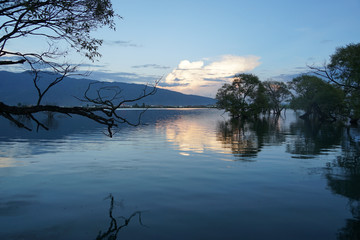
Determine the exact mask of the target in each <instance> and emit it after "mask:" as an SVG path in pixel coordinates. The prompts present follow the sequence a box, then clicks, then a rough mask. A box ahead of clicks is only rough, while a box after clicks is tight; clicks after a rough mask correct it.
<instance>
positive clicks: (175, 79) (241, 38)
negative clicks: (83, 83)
mask: <svg viewBox="0 0 360 240" xmlns="http://www.w3.org/2000/svg"><path fill="white" fill-rule="evenodd" d="M113 6H114V9H115V11H116V13H118V14H119V15H121V16H122V17H123V19H119V20H117V21H116V23H117V30H116V31H115V32H114V31H111V30H107V29H102V30H100V31H98V32H96V33H95V34H94V35H95V36H97V37H99V38H102V39H104V44H103V46H102V47H101V49H100V52H101V53H102V55H103V56H102V58H100V59H98V61H97V62H95V63H90V62H86V60H85V59H83V58H80V57H78V56H75V55H74V56H71V57H72V61H74V62H81V63H84V64H92V66H87V67H86V68H83V69H85V70H91V71H92V72H93V74H92V75H91V78H96V79H101V80H107V81H126V82H135V83H142V82H151V81H154V79H157V78H161V77H162V81H161V84H160V86H162V87H166V88H168V89H171V90H176V91H181V92H184V93H189V94H197V95H203V96H210V97H215V94H216V90H217V89H218V88H219V87H220V86H221V85H222V84H223V83H225V82H230V81H231V78H232V76H233V75H234V74H236V73H241V72H248V73H254V74H256V75H257V76H259V78H260V80H268V79H281V78H283V77H284V76H287V75H292V74H297V73H303V72H306V71H307V68H306V65H307V64H308V65H311V64H317V65H321V64H323V63H324V62H325V61H326V60H328V59H329V55H331V54H332V53H334V51H335V49H336V47H340V46H345V45H347V44H349V43H358V42H360V27H359V26H360V14H359V12H360V1H359V0H342V1H338V0H337V1H335V0H328V1H325V0H311V1H310V0H303V1H290V0H288V1H285V0H277V1H274V0H252V1H242V0H207V1H205V0H204V1H202V0H201V1H200V0H191V1H190V0H182V1H178V0H172V1H169V0H166V1H165V0H153V1H148V0H117V1H113ZM34 46H36V43H34ZM10 47H11V46H10Z"/></svg>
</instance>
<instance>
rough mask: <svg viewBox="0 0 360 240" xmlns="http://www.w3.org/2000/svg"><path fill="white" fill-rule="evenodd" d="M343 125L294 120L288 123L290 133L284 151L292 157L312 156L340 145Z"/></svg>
mask: <svg viewBox="0 0 360 240" xmlns="http://www.w3.org/2000/svg"><path fill="white" fill-rule="evenodd" d="M342 129H343V126H342V125H340V124H321V123H317V122H311V121H302V120H299V121H296V122H293V123H291V124H290V134H291V136H292V137H291V138H290V139H289V141H288V143H287V145H286V151H287V152H289V153H291V154H293V156H292V157H293V158H302V159H304V158H314V157H315V156H316V155H319V154H322V153H326V152H327V151H329V150H332V149H335V148H337V147H338V146H339V145H340V141H341V136H342Z"/></svg>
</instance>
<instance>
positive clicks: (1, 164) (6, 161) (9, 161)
mask: <svg viewBox="0 0 360 240" xmlns="http://www.w3.org/2000/svg"><path fill="white" fill-rule="evenodd" d="M14 166H15V159H13V158H10V157H0V168H6V167H14Z"/></svg>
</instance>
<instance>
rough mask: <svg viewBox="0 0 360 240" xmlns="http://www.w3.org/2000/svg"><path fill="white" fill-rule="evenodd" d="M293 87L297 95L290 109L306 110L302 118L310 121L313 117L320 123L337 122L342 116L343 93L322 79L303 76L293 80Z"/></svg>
mask: <svg viewBox="0 0 360 240" xmlns="http://www.w3.org/2000/svg"><path fill="white" fill-rule="evenodd" d="M291 87H292V89H294V90H295V92H296V94H295V96H294V97H293V99H292V100H291V103H290V107H291V108H293V109H301V110H304V111H305V114H304V115H302V116H301V118H304V119H308V118H309V117H310V116H313V118H316V119H319V120H320V121H326V120H331V121H335V120H336V118H337V117H338V116H339V115H342V113H343V106H344V105H343V101H344V94H343V92H342V91H341V89H339V88H337V87H335V86H333V85H331V84H329V83H327V82H325V81H324V80H322V79H321V78H319V77H316V76H311V75H302V76H299V77H296V78H294V79H293V80H292V82H291Z"/></svg>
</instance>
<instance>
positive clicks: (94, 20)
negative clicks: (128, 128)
mask: <svg viewBox="0 0 360 240" xmlns="http://www.w3.org/2000/svg"><path fill="white" fill-rule="evenodd" d="M115 17H118V15H116V14H115V13H114V10H113V8H112V4H111V1H110V0H6V1H3V0H0V34H1V35H0V65H10V64H23V63H27V64H28V66H29V67H30V70H31V72H32V74H33V84H34V87H35V88H36V91H37V95H38V100H37V102H36V105H34V106H8V105H6V104H5V103H3V102H1V101H0V116H3V117H5V118H7V119H8V120H10V121H11V122H13V123H15V124H16V125H17V126H19V127H22V128H25V129H28V130H31V127H30V126H27V125H26V124H24V123H23V122H21V121H19V120H18V119H19V118H21V117H25V118H27V119H31V120H32V121H33V122H35V123H36V125H37V128H39V127H41V128H43V129H48V127H47V126H46V125H45V124H44V123H43V122H41V121H39V120H38V118H37V116H36V114H38V113H40V112H53V113H56V112H57V113H62V114H67V115H71V114H76V115H81V116H84V117H87V118H90V119H92V120H94V121H96V122H98V123H100V124H104V125H106V126H107V127H108V133H109V136H112V132H111V129H112V128H113V127H115V126H117V125H118V124H120V123H128V124H132V125H136V124H133V123H130V122H129V121H127V120H126V119H124V118H122V117H121V116H119V115H118V113H117V112H116V110H117V108H119V107H120V106H121V105H122V104H124V103H132V102H135V101H137V100H140V99H142V98H144V97H146V96H148V95H151V94H154V93H155V91H156V88H155V87H153V88H145V89H144V90H143V92H142V93H141V94H140V95H139V97H137V98H135V99H124V98H122V97H121V96H120V94H121V89H104V88H101V87H100V88H97V89H94V87H95V86H94V85H91V86H89V88H88V89H87V91H86V92H85V93H84V96H83V99H82V100H83V101H84V102H87V103H88V105H89V107H60V106H50V105H42V103H41V100H42V99H43V96H44V95H45V94H48V91H49V89H50V88H52V87H54V86H56V85H57V84H59V83H61V82H62V81H63V80H64V79H65V77H66V76H69V75H71V74H72V73H73V72H74V71H75V70H76V66H74V65H73V64H69V63H66V62H64V60H63V59H64V57H65V56H67V54H68V53H67V51H64V50H60V49H59V45H60V43H66V44H67V46H68V47H70V48H71V49H75V50H76V51H77V52H78V53H81V54H83V55H84V56H85V57H87V58H88V59H90V60H92V61H94V60H95V58H96V57H100V56H101V55H100V53H99V52H98V49H99V46H101V44H102V42H103V41H102V40H101V39H96V38H93V37H92V36H91V33H92V32H94V31H95V30H97V29H98V28H101V27H109V28H110V29H113V30H115V23H114V19H115ZM29 36H31V37H37V38H39V39H44V40H46V41H47V42H48V43H49V48H48V50H46V51H44V52H41V53H35V52H32V51H30V50H29V51H26V50H25V51H18V50H9V48H7V45H8V44H9V42H11V41H13V40H15V39H18V38H26V37H29ZM14 46H15V47H16V45H12V48H14ZM1 58H2V59H1ZM43 69H46V71H51V73H52V74H53V79H54V80H53V81H52V82H50V83H49V84H48V85H47V86H45V87H44V86H43V85H42V84H40V80H41V75H42V74H41V71H42V70H43ZM155 85H156V84H155ZM90 91H95V92H96V93H97V95H96V97H95V98H91V97H89V94H88V93H89V92H90ZM109 92H110V94H109Z"/></svg>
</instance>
